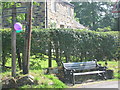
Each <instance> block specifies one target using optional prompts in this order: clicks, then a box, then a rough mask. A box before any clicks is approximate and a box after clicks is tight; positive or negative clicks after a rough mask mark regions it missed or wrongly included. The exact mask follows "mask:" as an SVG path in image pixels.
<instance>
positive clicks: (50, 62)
mask: <svg viewBox="0 0 120 90" xmlns="http://www.w3.org/2000/svg"><path fill="white" fill-rule="evenodd" d="M51 47H52V45H51V41H49V49H48V57H49V61H48V64H49V65H48V67H52V60H51V59H52V52H51Z"/></svg>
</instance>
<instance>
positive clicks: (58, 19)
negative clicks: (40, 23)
mask: <svg viewBox="0 0 120 90" xmlns="http://www.w3.org/2000/svg"><path fill="white" fill-rule="evenodd" d="M52 1H53V0H52ZM52 4H53V3H51V0H50V1H49V2H47V12H48V27H51V25H52V24H54V25H55V27H56V28H60V25H63V26H64V28H74V27H73V26H74V25H73V24H74V21H73V20H74V6H72V5H69V4H67V3H65V2H56V11H54V10H52V6H51V5H52ZM68 10H70V14H69V11H68Z"/></svg>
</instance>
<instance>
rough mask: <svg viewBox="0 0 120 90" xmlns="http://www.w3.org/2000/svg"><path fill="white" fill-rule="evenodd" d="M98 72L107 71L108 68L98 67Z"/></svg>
mask: <svg viewBox="0 0 120 90" xmlns="http://www.w3.org/2000/svg"><path fill="white" fill-rule="evenodd" d="M97 69H98V70H102V71H106V69H107V67H106V66H98V67H97Z"/></svg>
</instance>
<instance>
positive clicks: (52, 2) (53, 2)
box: [51, 0, 56, 12]
mask: <svg viewBox="0 0 120 90" xmlns="http://www.w3.org/2000/svg"><path fill="white" fill-rule="evenodd" d="M51 11H53V12H56V1H55V0H52V1H51Z"/></svg>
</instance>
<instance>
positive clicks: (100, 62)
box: [98, 61, 120, 79]
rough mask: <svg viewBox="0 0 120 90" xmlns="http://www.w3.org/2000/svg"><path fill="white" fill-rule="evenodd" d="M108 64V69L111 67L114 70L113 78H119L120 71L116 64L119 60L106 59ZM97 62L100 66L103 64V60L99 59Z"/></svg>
mask: <svg viewBox="0 0 120 90" xmlns="http://www.w3.org/2000/svg"><path fill="white" fill-rule="evenodd" d="M107 63H108V65H107V67H108V69H111V70H113V71H114V79H120V72H119V73H118V71H120V66H119V65H118V64H119V62H118V61H107ZM98 64H101V65H102V66H105V62H103V61H99V62H98Z"/></svg>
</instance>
